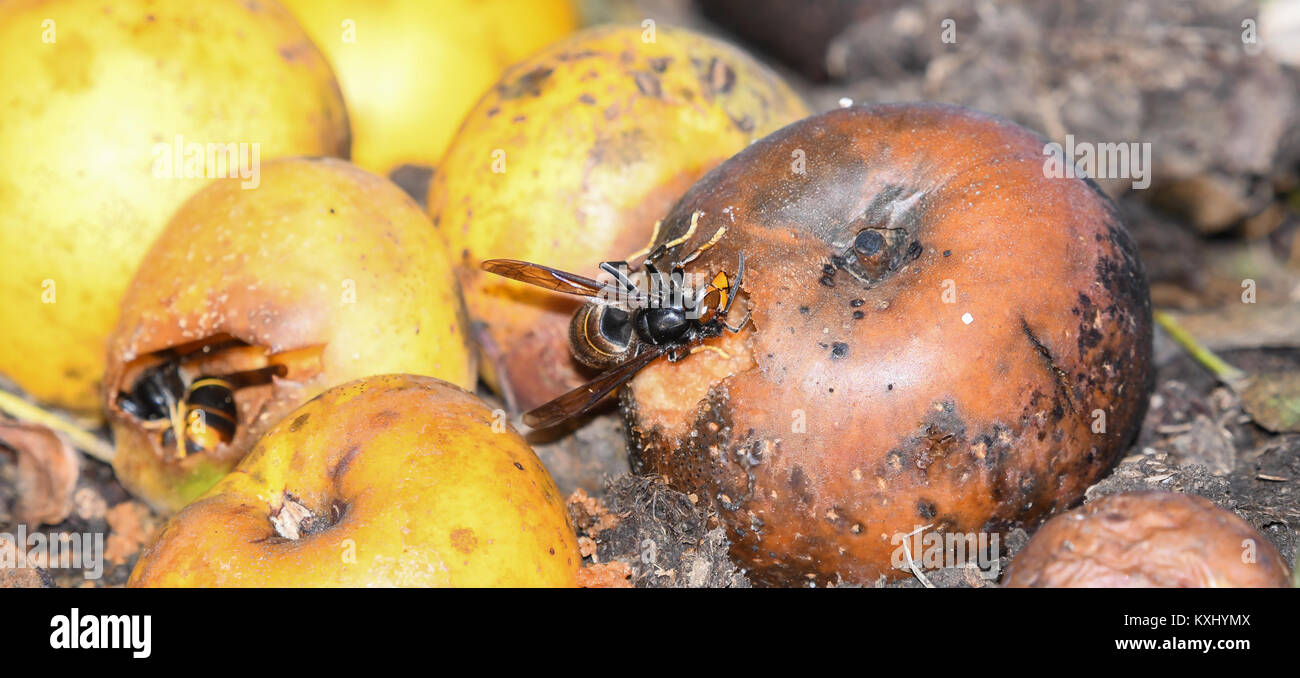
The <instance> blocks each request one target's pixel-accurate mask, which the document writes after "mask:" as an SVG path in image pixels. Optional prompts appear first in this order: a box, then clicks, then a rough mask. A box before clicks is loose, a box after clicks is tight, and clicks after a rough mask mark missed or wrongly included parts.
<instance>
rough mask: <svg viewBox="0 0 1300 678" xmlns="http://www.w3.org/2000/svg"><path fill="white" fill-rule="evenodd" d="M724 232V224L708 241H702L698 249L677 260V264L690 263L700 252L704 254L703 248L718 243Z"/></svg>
mask: <svg viewBox="0 0 1300 678" xmlns="http://www.w3.org/2000/svg"><path fill="white" fill-rule="evenodd" d="M697 214H698V213H697ZM726 233H727V227H726V226H723V227H722V228H719V229H718V232H717V233H714V234H713V237H712V238H709V241H708V242H706V243H704V244H703V245H700V247H699V249H696V250H695V251H694V252H691V253H690V254H689V255H687V256H686V258H685V259H682V260H681V261H679V262H677V263H678V265H679V266H685V265H686V264H689V263H691V262H692V261H695V258H696V257H698V256H700V255H701V254H704V251H705V250H707V249H709V248H710V247H713V246H714V245H716V244H718V241H719V240H721V239H722V236H724V235H726Z"/></svg>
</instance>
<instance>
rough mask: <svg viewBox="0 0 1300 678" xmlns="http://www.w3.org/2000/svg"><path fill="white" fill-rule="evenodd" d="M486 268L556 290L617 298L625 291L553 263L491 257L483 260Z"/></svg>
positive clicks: (491, 271)
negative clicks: (552, 264) (554, 265)
mask: <svg viewBox="0 0 1300 678" xmlns="http://www.w3.org/2000/svg"><path fill="white" fill-rule="evenodd" d="M482 267H483V270H485V271H487V272H488V273H495V274H497V275H499V276H504V277H506V278H510V279H511V280H518V281H519V282H526V283H528V284H529V285H536V286H538V287H545V288H546V289H548V290H552V291H554V292H564V293H565V294H577V295H580V296H584V297H597V296H605V297H607V298H609V299H616V298H618V296H619V295H620V294H624V293H623V292H622V291H621V290H620V289H619V288H618V287H616V286H614V285H608V284H605V283H603V282H600V281H597V280H592V279H591V278H586V277H583V276H580V275H578V274H576V273H566V272H564V271H559V270H556V269H554V268H551V267H550V266H543V265H541V264H534V263H530V262H527V261H518V260H515V259H488V260H487V261H484V262H483V264H482Z"/></svg>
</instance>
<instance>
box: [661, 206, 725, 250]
mask: <svg viewBox="0 0 1300 678" xmlns="http://www.w3.org/2000/svg"><path fill="white" fill-rule="evenodd" d="M702 216H704V213H703V212H700V211H698V210H696V211H695V212H692V213H691V227H690V228H688V229H686V233H684V234H683V235H682V236H681V237H680V238H673V239H672V240H669V241H668V242H666V243H664V244H662V245H660V246H658V247H656V248H655V249H654V251H653V252H651V253H650V255H649V256H647V257H646V262H647V263H648V262H654V261H657V260H658V259H659V257H662V256H663V255H664V254H665V253H667V252H668V250H670V249H672V248H674V247H677V246H678V245H680V244H682V243H684V242H686V241H687V240H690V239H691V237H692V236H694V235H695V229H696V228H698V227H699V225H700V217H702ZM724 228H725V227H724Z"/></svg>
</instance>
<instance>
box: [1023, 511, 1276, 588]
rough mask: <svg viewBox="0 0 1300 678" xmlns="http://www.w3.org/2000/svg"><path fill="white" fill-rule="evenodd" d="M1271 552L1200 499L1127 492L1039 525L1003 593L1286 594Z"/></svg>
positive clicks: (1249, 531) (1266, 543)
mask: <svg viewBox="0 0 1300 678" xmlns="http://www.w3.org/2000/svg"><path fill="white" fill-rule="evenodd" d="M1287 569H1288V568H1287V565H1286V561H1285V560H1283V559H1282V555H1281V554H1279V553H1278V552H1277V549H1276V548H1274V547H1273V545H1272V544H1270V543H1269V541H1268V540H1267V539H1265V538H1264V537H1263V536H1262V535H1260V534H1259V533H1258V532H1256V531H1255V529H1254V528H1253V527H1251V526H1250V524H1249V523H1247V522H1246V521H1244V520H1242V519H1241V518H1239V517H1237V516H1236V515H1235V514H1233V513H1231V512H1229V511H1225V510H1223V509H1221V508H1219V507H1218V506H1215V505H1214V504H1213V503H1211V502H1210V501H1209V500H1208V499H1205V498H1203V497H1196V496H1192V495H1187V494H1179V493H1175V492H1127V493H1124V494H1114V495H1110V496H1108V497H1103V498H1101V499H1098V500H1097V501H1094V502H1092V503H1090V504H1088V505H1087V506H1084V507H1082V508H1079V509H1076V510H1074V511H1070V512H1069V513H1066V514H1063V515H1059V516H1057V517H1055V518H1053V519H1051V520H1049V521H1048V522H1047V524H1045V525H1043V527H1042V528H1041V529H1040V530H1038V532H1037V533H1036V534H1035V535H1034V538H1033V539H1031V540H1029V544H1028V545H1026V546H1025V548H1024V550H1023V551H1021V552H1020V553H1019V554H1017V555H1016V559H1015V560H1014V561H1012V563H1011V566H1010V567H1009V568H1008V569H1007V575H1006V578H1004V579H1003V582H1002V583H1003V585H1004V586H1007V587H1011V588H1025V587H1043V586H1046V587H1070V588H1114V587H1156V588H1187V587H1195V588H1204V587H1220V588H1221V587H1250V588H1258V587H1286V586H1289V584H1290V575H1289V572H1288V571H1287Z"/></svg>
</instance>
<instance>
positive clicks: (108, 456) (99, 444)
mask: <svg viewBox="0 0 1300 678" xmlns="http://www.w3.org/2000/svg"><path fill="white" fill-rule="evenodd" d="M0 410H3V411H4V412H5V413H7V414H8V415H9V416H11V417H13V418H15V419H18V420H20V421H30V422H33V423H36V424H40V425H41V426H44V427H46V428H49V429H51V430H53V431H57V432H59V433H62V434H63V435H65V436H67V438H68V440H70V441H71V442H72V444H73V445H74V446H76V447H77V448H78V449H80V450H81V451H82V452H85V453H86V454H89V455H90V456H92V457H94V458H96V459H98V460H100V461H102V462H104V463H105V464H111V463H113V446H112V445H109V444H108V443H107V442H104V440H103V439H102V438H100V437H99V436H96V435H95V434H94V433H91V432H90V431H87V430H86V429H84V428H82V427H80V426H78V425H76V424H74V423H72V422H71V421H68V420H67V419H65V418H63V417H61V416H59V415H57V414H55V413H53V412H50V411H48V410H45V409H43V408H41V407H39V406H37V405H33V404H31V403H29V402H27V401H26V400H23V399H22V398H19V397H18V396H16V395H14V394H12V393H9V392H8V391H0Z"/></svg>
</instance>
